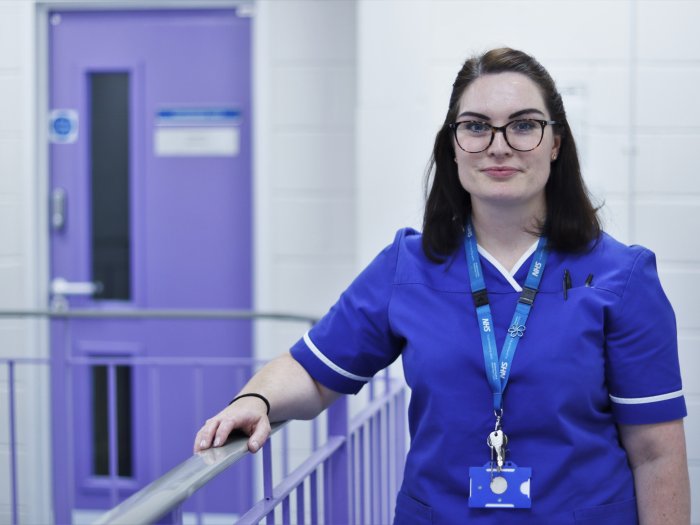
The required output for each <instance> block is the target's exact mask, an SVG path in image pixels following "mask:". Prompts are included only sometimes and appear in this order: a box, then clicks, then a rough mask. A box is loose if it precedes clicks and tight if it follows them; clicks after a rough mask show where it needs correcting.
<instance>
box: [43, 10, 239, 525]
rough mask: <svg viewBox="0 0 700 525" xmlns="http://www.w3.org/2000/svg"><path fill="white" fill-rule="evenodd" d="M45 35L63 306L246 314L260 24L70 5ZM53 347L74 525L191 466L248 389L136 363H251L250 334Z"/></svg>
mask: <svg viewBox="0 0 700 525" xmlns="http://www.w3.org/2000/svg"><path fill="white" fill-rule="evenodd" d="M49 23H50V30H49V34H50V37H49V46H50V107H51V115H50V117H51V118H50V139H51V145H50V173H51V181H50V193H51V213H50V216H51V225H50V228H51V278H52V283H51V289H52V292H53V295H52V301H53V305H54V307H56V308H69V309H70V310H80V309H90V310H100V311H103V312H105V313H113V312H119V311H123V310H130V309H170V308H177V309H192V310H197V309H250V308H251V230H252V226H251V100H250V98H251V89H250V83H251V79H250V76H251V73H250V68H251V65H250V55H251V53H250V38H251V35H250V19H249V18H247V17H241V16H238V15H237V13H236V11H235V10H233V9H232V10H206V11H204V10H198V11H157V10H154V11H133V12H115V11H109V12H107V11H100V12H75V11H67V12H54V13H51V14H50V16H49ZM51 342H52V356H53V359H54V363H55V366H54V374H53V378H52V380H53V387H52V391H53V396H52V404H53V406H52V411H53V421H54V428H53V445H54V450H53V457H54V469H53V470H54V493H55V501H56V505H55V507H56V522H57V523H66V522H68V521H70V519H71V518H70V513H71V512H73V511H74V510H75V509H105V508H109V507H111V506H112V505H113V504H114V503H115V501H114V500H115V498H116V497H118V498H119V499H122V498H124V497H126V496H128V495H129V494H130V493H132V492H133V491H134V490H136V489H137V488H139V487H141V486H143V485H144V484H146V483H148V482H150V481H151V480H152V479H153V478H154V477H156V476H159V475H161V474H162V473H163V472H165V471H166V470H168V469H169V468H171V467H172V466H174V465H176V464H177V463H179V462H181V461H183V460H184V459H185V458H186V457H187V456H188V455H189V454H191V446H192V436H193V435H194V431H195V430H196V429H197V428H198V427H199V426H200V425H201V423H202V418H203V417H204V416H205V415H207V414H209V413H211V412H214V411H215V410H216V409H218V408H219V407H220V406H221V405H222V404H225V403H226V401H228V400H229V398H230V396H231V395H232V394H233V393H234V391H235V389H236V388H237V387H238V386H240V385H236V384H234V382H233V380H232V377H235V374H234V373H233V372H232V370H231V369H227V368H225V367H224V368H222V367H218V368H212V367H202V368H197V367H196V366H194V367H193V366H184V367H183V366H170V365H169V366H140V365H133V366H132V365H130V364H129V363H128V359H129V358H133V357H136V358H139V359H142V358H153V359H154V360H158V359H161V358H165V357H177V358H183V357H197V358H200V357H224V356H225V357H232V356H243V357H245V356H250V353H251V328H250V325H249V323H247V322H241V321H210V320H199V321H192V320H183V321H179V320H178V321H173V320H142V319H72V320H70V321H55V322H54V323H53V325H52V332H51ZM114 359H121V360H122V361H120V364H119V366H114V367H109V366H108V363H109V360H114ZM69 362H70V363H73V365H71V366H68V364H69ZM93 362H94V363H93ZM76 363H78V364H76ZM110 389H111V391H113V392H116V394H117V395H116V398H115V399H112V400H110V399H108V396H107V393H108V392H109V391H110ZM110 403H112V405H111V413H112V416H111V418H110V417H108V416H109V414H110V408H109V407H110ZM110 434H111V435H112V440H113V441H115V442H116V443H117V447H116V450H109V448H108V447H107V443H108V438H109V436H110ZM246 468H247V467H245V466H244V467H241V469H239V472H238V473H231V474H230V476H241V475H243V476H245V475H249V474H246V471H245V469H246ZM242 470H243V471H244V472H243V473H242V474H241V471H242ZM115 478H116V481H117V485H116V487H117V488H116V489H115V488H114V486H113V485H111V484H110V481H114V480H115ZM239 479H240V478H239ZM206 491H207V492H206V494H205V495H204V497H203V498H200V499H199V500H198V501H197V506H198V507H199V510H203V511H206V512H212V513H235V512H238V511H239V510H240V509H241V505H246V504H248V503H249V501H250V497H251V494H250V487H249V484H238V485H237V486H236V487H235V488H234V487H233V482H232V480H231V479H230V478H229V479H228V480H226V479H222V480H219V481H217V482H214V483H213V484H212V486H211V487H210V488H209V487H208V488H207V489H206ZM185 510H187V509H185Z"/></svg>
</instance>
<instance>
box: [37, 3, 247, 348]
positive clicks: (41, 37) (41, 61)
mask: <svg viewBox="0 0 700 525" xmlns="http://www.w3.org/2000/svg"><path fill="white" fill-rule="evenodd" d="M56 9H61V10H63V11H139V10H149V11H156V10H158V11H174V10H194V9H196V10H199V11H206V10H208V9H211V10H215V9H237V11H238V13H239V14H241V15H247V16H252V15H253V13H254V11H255V0H108V1H105V0H36V2H35V16H34V21H35V28H34V31H35V32H34V42H35V50H36V52H35V56H36V69H35V72H36V75H35V90H34V93H35V105H34V107H35V108H36V113H35V115H34V120H35V126H36V127H35V131H36V133H35V136H36V139H37V141H36V144H37V147H36V151H35V157H34V158H35V159H36V168H35V169H36V178H35V182H36V186H35V191H34V198H35V199H34V202H35V208H36V209H35V210H34V217H36V218H37V220H36V222H35V225H36V231H35V237H34V239H35V242H36V257H37V264H36V267H35V276H36V282H37V283H38V284H37V287H36V291H37V294H38V301H37V303H38V304H43V305H46V307H48V298H49V278H50V268H49V266H50V265H49V261H50V260H51V259H50V254H51V244H50V243H51V239H50V232H49V230H48V228H47V227H46V226H47V225H48V224H49V210H48V202H49V188H50V176H51V174H50V169H49V149H50V148H49V146H50V144H49V133H48V131H49V130H48V125H47V123H48V121H47V118H48V114H49V110H50V106H49V98H50V92H49V88H50V86H49V65H50V64H49V45H48V43H49V12H50V11H52V10H56ZM253 155H255V154H254V152H253ZM253 164H254V160H253ZM253 224H255V216H253ZM253 231H255V227H253ZM48 345H49V340H48V331H46V333H45V334H44V336H43V337H42V338H41V343H40V347H41V349H42V351H41V354H42V355H45V356H48V355H49V354H50V351H49V346H48Z"/></svg>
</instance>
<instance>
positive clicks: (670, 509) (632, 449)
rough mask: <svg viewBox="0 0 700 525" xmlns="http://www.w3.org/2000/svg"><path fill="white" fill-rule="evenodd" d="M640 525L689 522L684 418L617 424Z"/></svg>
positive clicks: (677, 524)
mask: <svg viewBox="0 0 700 525" xmlns="http://www.w3.org/2000/svg"><path fill="white" fill-rule="evenodd" d="M620 438H621V440H622V445H623V446H624V447H625V450H626V451H627V456H628V458H629V462H630V465H631V467H632V473H633V475H634V486H635V490H636V492H637V509H638V512H639V523H640V524H641V525H688V524H689V523H690V481H689V477H688V461H687V456H686V449H685V434H684V431H683V420H682V419H678V420H675V421H669V422H667V423H656V424H653V425H620Z"/></svg>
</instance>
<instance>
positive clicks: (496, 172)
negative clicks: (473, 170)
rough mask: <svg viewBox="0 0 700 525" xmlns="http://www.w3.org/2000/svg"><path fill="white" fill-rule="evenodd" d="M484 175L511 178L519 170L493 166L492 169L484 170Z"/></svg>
mask: <svg viewBox="0 0 700 525" xmlns="http://www.w3.org/2000/svg"><path fill="white" fill-rule="evenodd" d="M481 171H483V172H484V173H486V174H487V175H489V176H491V177H496V178H499V177H510V176H511V175H513V174H515V173H517V172H518V171H520V170H518V169H517V168H511V167H510V166H493V167H491V168H484V169H483V170H481Z"/></svg>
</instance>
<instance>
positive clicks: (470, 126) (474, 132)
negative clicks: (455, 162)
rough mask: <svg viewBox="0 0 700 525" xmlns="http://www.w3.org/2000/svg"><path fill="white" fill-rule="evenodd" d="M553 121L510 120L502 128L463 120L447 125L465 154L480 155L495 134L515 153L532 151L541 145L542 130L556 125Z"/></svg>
mask: <svg viewBox="0 0 700 525" xmlns="http://www.w3.org/2000/svg"><path fill="white" fill-rule="evenodd" d="M556 123H557V122H556V121H554V120H536V119H518V120H511V121H510V122H508V123H507V124H506V125H504V126H492V125H491V124H488V123H487V122H480V121H478V120H464V121H462V122H453V123H452V124H450V125H449V127H450V129H451V130H452V132H453V133H454V135H455V140H456V141H457V144H458V145H459V147H460V148H461V149H462V150H464V151H466V152H467V153H481V152H482V151H486V150H487V149H489V147H490V146H491V144H493V139H494V137H495V136H496V132H498V131H500V132H501V133H503V137H504V138H505V139H506V144H508V145H509V146H510V147H511V148H513V149H514V150H515V151H532V150H533V149H535V148H536V147H537V146H539V145H540V144H541V143H542V137H544V128H545V126H547V124H549V125H550V126H552V125H554V124H556Z"/></svg>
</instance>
